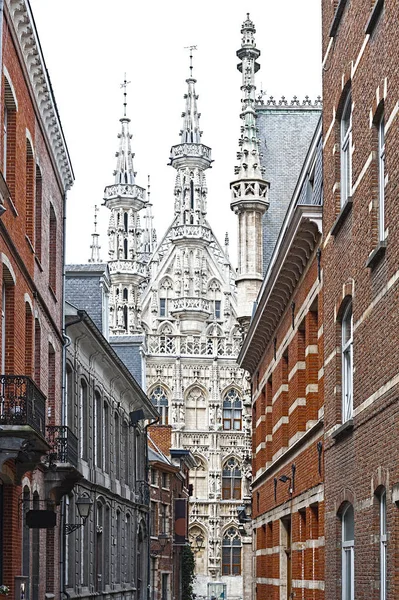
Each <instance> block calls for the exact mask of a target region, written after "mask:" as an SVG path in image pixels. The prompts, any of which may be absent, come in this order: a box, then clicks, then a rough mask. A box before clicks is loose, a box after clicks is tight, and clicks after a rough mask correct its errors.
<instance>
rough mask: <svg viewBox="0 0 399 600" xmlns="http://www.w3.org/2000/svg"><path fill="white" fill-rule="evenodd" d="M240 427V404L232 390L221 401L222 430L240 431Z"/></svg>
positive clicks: (236, 393)
mask: <svg viewBox="0 0 399 600" xmlns="http://www.w3.org/2000/svg"><path fill="white" fill-rule="evenodd" d="M241 427H242V402H241V398H240V396H239V394H238V392H237V390H235V389H234V388H233V389H231V390H229V391H228V392H227V394H226V395H225V397H224V399H223V429H224V430H231V429H233V430H234V431H240V430H241Z"/></svg>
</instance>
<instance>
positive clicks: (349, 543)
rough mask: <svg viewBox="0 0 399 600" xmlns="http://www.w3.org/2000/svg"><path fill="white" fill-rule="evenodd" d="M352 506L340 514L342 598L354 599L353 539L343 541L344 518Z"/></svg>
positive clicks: (346, 599)
mask: <svg viewBox="0 0 399 600" xmlns="http://www.w3.org/2000/svg"><path fill="white" fill-rule="evenodd" d="M349 508H352V509H353V507H352V505H351V504H350V505H348V506H347V507H346V508H345V510H344V512H343V514H342V600H355V540H354V539H353V540H346V541H345V519H346V518H347V517H346V515H347V512H348V509H349ZM348 555H349V561H350V570H351V573H350V578H351V580H350V595H349V596H348V594H347V593H346V591H347V590H346V588H347V583H348V572H347V568H346V565H347V560H346V559H347V556H348Z"/></svg>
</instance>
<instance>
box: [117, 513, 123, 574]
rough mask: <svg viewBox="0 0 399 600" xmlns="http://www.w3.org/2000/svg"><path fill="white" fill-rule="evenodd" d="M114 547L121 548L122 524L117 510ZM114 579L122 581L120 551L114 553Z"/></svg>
mask: <svg viewBox="0 0 399 600" xmlns="http://www.w3.org/2000/svg"><path fill="white" fill-rule="evenodd" d="M116 547H117V548H122V524H121V513H120V511H119V510H117V511H116ZM116 581H117V582H118V583H121V582H122V552H117V553H116Z"/></svg>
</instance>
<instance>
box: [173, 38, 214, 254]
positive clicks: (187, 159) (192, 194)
mask: <svg viewBox="0 0 399 600" xmlns="http://www.w3.org/2000/svg"><path fill="white" fill-rule="evenodd" d="M189 49H190V76H189V78H188V79H186V83H187V93H186V94H185V95H184V99H185V111H184V112H183V113H182V117H183V126H182V129H181V131H180V143H179V144H177V145H175V146H172V148H171V151H170V165H171V166H172V167H174V168H175V169H176V170H177V174H176V182H175V190H174V192H175V225H176V226H175V227H174V230H173V233H174V239H175V240H176V241H177V240H182V239H187V238H192V239H194V238H196V239H198V240H202V241H203V243H208V242H209V240H210V230H209V227H207V225H206V223H205V215H206V196H207V192H208V189H207V186H206V179H205V170H206V169H208V168H209V167H210V166H211V163H212V162H213V161H212V158H211V149H210V148H209V147H208V146H205V145H204V144H203V143H202V141H201V140H202V131H201V130H200V126H199V119H200V116H201V115H200V113H199V112H198V106H197V100H198V95H197V94H196V92H195V84H196V83H197V80H196V79H194V78H193V62H192V61H193V50H195V49H196V46H190V47H189Z"/></svg>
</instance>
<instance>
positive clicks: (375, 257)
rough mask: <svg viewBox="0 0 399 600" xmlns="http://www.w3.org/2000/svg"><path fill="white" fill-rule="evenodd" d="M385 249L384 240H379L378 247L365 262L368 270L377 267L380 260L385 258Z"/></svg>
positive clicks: (385, 243)
mask: <svg viewBox="0 0 399 600" xmlns="http://www.w3.org/2000/svg"><path fill="white" fill-rule="evenodd" d="M386 248H387V242H386V240H381V241H380V242H379V244H378V246H377V247H376V248H375V249H374V250H373V251H372V253H371V254H370V256H369V257H368V259H367V262H366V267H368V268H369V269H374V268H375V267H376V266H377V265H378V263H379V262H380V261H381V260H382V258H383V257H384V256H385V250H386Z"/></svg>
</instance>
